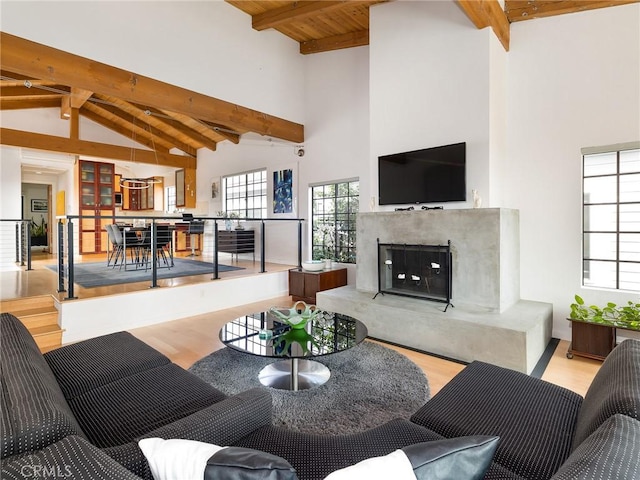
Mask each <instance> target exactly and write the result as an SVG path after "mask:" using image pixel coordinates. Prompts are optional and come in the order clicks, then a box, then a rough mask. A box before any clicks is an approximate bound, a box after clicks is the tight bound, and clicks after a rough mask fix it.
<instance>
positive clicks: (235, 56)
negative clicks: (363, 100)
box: [1, 0, 304, 123]
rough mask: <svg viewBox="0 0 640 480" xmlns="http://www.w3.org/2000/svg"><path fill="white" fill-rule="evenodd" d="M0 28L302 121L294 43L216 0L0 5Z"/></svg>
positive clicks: (298, 63)
mask: <svg viewBox="0 0 640 480" xmlns="http://www.w3.org/2000/svg"><path fill="white" fill-rule="evenodd" d="M1 25H2V31H4V32H6V33H10V34H13V35H17V36H20V37H23V38H27V39H29V40H33V41H35V42H38V43H43V44H45V45H49V46H52V47H55V48H58V49H60V50H64V51H66V52H71V53H74V54H76V55H81V56H83V57H86V58H90V59H92V60H96V61H98V62H102V63H106V64H108V65H112V66H115V67H118V68H122V69H126V70H130V71H132V72H135V73H138V74H140V75H144V76H147V77H151V78H155V79H158V80H162V81H164V82H168V83H170V84H173V85H178V86H181V87H184V88H188V89H190V90H193V91H196V92H199V93H203V94H205V95H209V96H212V97H216V98H220V99H222V100H226V101H228V102H232V103H237V104H239V105H242V106H244V107H249V108H253V109H256V110H260V111H263V112H266V113H269V114H271V115H276V116H280V117H284V118H286V119H287V120H292V121H295V122H299V123H304V122H303V121H304V116H303V110H302V103H303V89H302V87H303V69H302V61H303V60H302V56H301V55H299V54H298V48H299V47H298V44H297V43H296V42H294V41H293V40H291V39H289V38H288V37H285V36H284V35H281V34H280V33H278V32H276V31H275V30H271V31H267V32H258V31H255V30H253V29H252V28H251V17H250V16H249V15H247V14H245V13H243V12H241V11H240V10H238V9H237V8H234V7H232V6H231V5H229V4H226V3H225V2H223V1H221V0H216V1H209V2H201V1H170V2H163V1H157V2H147V1H109V2H48V1H40V2H31V1H29V2H23V1H4V0H3V2H2V18H1Z"/></svg>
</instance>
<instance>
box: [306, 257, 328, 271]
mask: <svg viewBox="0 0 640 480" xmlns="http://www.w3.org/2000/svg"><path fill="white" fill-rule="evenodd" d="M302 269H303V270H306V271H308V272H319V271H320V270H323V269H324V261H322V260H307V261H306V262H302Z"/></svg>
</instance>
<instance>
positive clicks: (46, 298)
mask: <svg viewBox="0 0 640 480" xmlns="http://www.w3.org/2000/svg"><path fill="white" fill-rule="evenodd" d="M53 306H54V299H53V296H52V295H38V296H36V297H22V298H12V299H9V300H2V301H0V312H3V313H4V312H8V313H13V314H14V315H15V316H16V317H17V316H18V315H16V312H19V311H21V310H30V309H34V308H45V307H52V308H53Z"/></svg>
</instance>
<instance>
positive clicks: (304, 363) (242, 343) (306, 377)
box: [220, 311, 367, 390]
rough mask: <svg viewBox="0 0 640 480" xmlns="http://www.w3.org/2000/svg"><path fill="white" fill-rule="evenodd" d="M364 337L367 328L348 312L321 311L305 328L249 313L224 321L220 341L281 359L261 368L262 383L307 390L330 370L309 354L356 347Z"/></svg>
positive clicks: (243, 349)
mask: <svg viewBox="0 0 640 480" xmlns="http://www.w3.org/2000/svg"><path fill="white" fill-rule="evenodd" d="M366 336H367V327H366V326H365V325H364V323H362V322H361V321H359V320H356V319H355V318H352V317H350V316H348V315H343V314H340V313H333V312H324V311H323V312H321V313H320V314H318V315H317V316H316V317H315V318H314V319H313V320H311V321H309V322H308V323H307V325H306V326H305V327H304V328H301V329H293V328H291V327H289V326H288V325H286V324H284V323H282V322H281V321H279V320H278V318H277V317H275V316H274V315H272V314H271V313H269V312H268V311H267V312H259V313H252V314H250V315H245V316H242V317H239V318H236V319H235V320H233V321H231V322H229V323H226V324H225V325H224V326H223V327H222V329H221V330H220V340H221V341H222V343H224V344H225V345H226V346H227V347H229V348H233V349H234V350H237V351H239V352H243V353H248V354H251V355H257V356H260V357H272V358H279V359H282V360H281V361H276V362H274V363H272V364H269V365H267V366H266V367H264V368H263V369H262V370H261V371H260V373H259V375H258V378H259V380H260V383H261V384H262V385H265V386H267V387H272V388H278V389H281V390H306V389H308V388H313V387H317V386H319V385H322V384H323V383H325V382H326V381H327V380H329V377H330V376H331V372H330V371H329V369H328V368H327V367H326V366H324V365H323V364H321V363H320V362H316V361H314V360H309V358H312V357H320V356H323V355H330V354H332V353H337V352H342V351H344V350H348V349H350V348H353V347H355V346H356V345H358V344H359V343H361V342H362V341H363V340H364V339H365V338H366Z"/></svg>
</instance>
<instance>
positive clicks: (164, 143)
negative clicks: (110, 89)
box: [81, 102, 175, 151]
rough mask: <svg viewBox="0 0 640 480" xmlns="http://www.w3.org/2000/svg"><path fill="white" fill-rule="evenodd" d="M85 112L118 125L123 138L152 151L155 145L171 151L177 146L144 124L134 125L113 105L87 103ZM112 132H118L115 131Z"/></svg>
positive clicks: (129, 117)
mask: <svg viewBox="0 0 640 480" xmlns="http://www.w3.org/2000/svg"><path fill="white" fill-rule="evenodd" d="M85 112H91V113H93V114H94V115H97V116H99V117H101V118H104V119H105V120H106V121H107V122H110V123H111V124H112V125H117V126H118V133H120V134H121V135H122V136H124V137H127V138H129V139H131V140H133V141H135V142H138V143H140V144H141V145H144V146H146V147H149V148H151V149H153V148H154V145H157V146H159V147H162V148H164V149H166V150H167V151H169V149H171V148H173V147H174V146H175V143H174V142H173V141H172V140H173V139H171V140H167V139H165V138H164V136H161V135H155V133H157V132H153V131H152V132H149V131H148V130H147V129H146V128H144V127H143V125H144V124H142V123H140V124H136V123H133V122H132V121H131V120H132V117H131V115H127V114H125V113H124V112H123V111H122V110H119V109H118V108H116V107H114V106H112V105H102V104H94V103H93V102H87V103H85V104H84V106H83V107H82V112H81V113H83V114H84V113H85ZM87 117H88V116H87ZM112 130H114V131H116V130H115V129H112ZM154 135H155V136H154Z"/></svg>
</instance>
